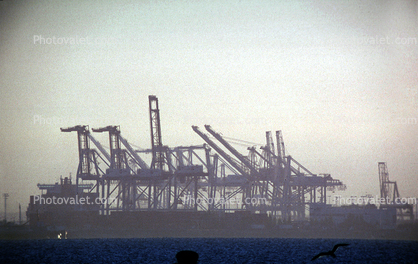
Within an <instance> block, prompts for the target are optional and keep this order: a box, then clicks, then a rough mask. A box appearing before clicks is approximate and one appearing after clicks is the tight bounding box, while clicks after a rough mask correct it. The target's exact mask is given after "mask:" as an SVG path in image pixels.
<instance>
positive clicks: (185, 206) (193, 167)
mask: <svg viewBox="0 0 418 264" xmlns="http://www.w3.org/2000/svg"><path fill="white" fill-rule="evenodd" d="M149 110H150V124H151V146H152V148H151V149H147V150H134V149H133V148H132V147H131V146H130V145H129V144H128V142H127V141H126V140H125V139H124V138H123V137H122V136H121V132H120V129H119V127H118V126H107V127H104V128H97V129H92V130H93V132H97V133H100V132H108V133H109V148H110V155H109V154H108V153H107V152H106V150H105V149H104V148H103V147H102V146H101V145H100V143H98V142H97V140H95V139H94V137H92V136H91V134H90V132H89V129H88V126H76V127H72V128H66V129H61V131H63V132H71V131H77V135H78V145H79V148H78V149H79V166H78V170H77V180H76V182H77V184H78V183H79V181H83V182H86V183H88V182H93V183H94V187H93V188H92V189H91V192H97V193H98V196H99V197H101V198H102V199H103V201H106V202H105V203H104V204H102V205H101V209H100V210H101V213H102V214H109V213H110V211H113V210H117V211H138V210H166V211H171V210H186V211H222V212H228V211H240V210H242V211H251V212H253V213H267V214H269V215H271V216H272V217H276V218H277V219H281V221H284V222H287V221H292V220H304V219H305V211H306V209H307V207H308V206H309V204H312V203H326V192H327V189H332V188H339V189H345V185H344V184H343V183H342V182H341V181H339V180H336V179H333V178H332V177H331V176H330V175H329V174H323V175H317V174H313V173H311V172H310V171H309V170H308V169H306V168H305V167H304V166H302V165H301V164H300V163H298V162H297V161H296V160H295V159H293V158H292V157H291V156H289V155H286V153H285V146H284V142H283V136H282V133H281V131H276V148H275V147H274V141H273V139H272V134H271V132H266V145H265V146H262V147H261V148H259V149H257V148H256V147H255V146H252V147H249V148H248V151H249V152H248V155H243V154H241V153H240V152H238V151H237V150H236V149H235V148H234V147H233V146H232V145H231V144H230V143H229V142H228V141H226V140H225V139H224V138H223V137H222V136H221V135H220V134H219V133H217V132H215V131H214V130H213V129H212V128H211V127H210V126H209V125H206V126H205V129H206V131H207V132H208V133H209V134H206V133H203V132H202V131H201V130H200V129H199V128H198V127H197V126H193V127H192V129H193V130H194V131H195V132H196V134H197V135H199V136H200V137H201V138H202V139H203V140H204V141H205V144H203V145H198V146H186V147H184V146H178V147H174V148H169V147H167V146H163V144H162V136H161V124H160V111H159V108H158V99H157V98H156V97H155V96H149ZM215 140H217V141H218V142H219V143H220V145H219V143H215ZM90 141H91V142H93V143H94V145H95V146H96V147H97V148H98V149H99V151H96V150H95V149H91V148H90ZM123 147H125V148H123ZM228 152H229V154H228ZM144 154H148V155H149V154H151V155H152V161H151V164H150V165H149V166H148V165H147V164H146V162H144V160H143V159H142V158H141V156H142V155H144ZM99 159H100V160H101V161H103V162H101V163H100V164H98V162H97V161H98V160H99Z"/></svg>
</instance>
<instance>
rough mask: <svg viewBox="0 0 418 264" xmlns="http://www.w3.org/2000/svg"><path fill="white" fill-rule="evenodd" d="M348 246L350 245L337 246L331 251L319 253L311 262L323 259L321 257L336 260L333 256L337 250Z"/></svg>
mask: <svg viewBox="0 0 418 264" xmlns="http://www.w3.org/2000/svg"><path fill="white" fill-rule="evenodd" d="M348 245H350V244H337V245H335V246H334V248H333V249H332V250H331V251H326V252H321V253H319V254H318V255H316V256H315V257H313V258H312V259H311V261H312V260H315V259H317V258H320V257H323V256H332V257H333V258H336V257H337V256H335V254H334V253H335V251H337V249H338V248H339V247H345V246H348Z"/></svg>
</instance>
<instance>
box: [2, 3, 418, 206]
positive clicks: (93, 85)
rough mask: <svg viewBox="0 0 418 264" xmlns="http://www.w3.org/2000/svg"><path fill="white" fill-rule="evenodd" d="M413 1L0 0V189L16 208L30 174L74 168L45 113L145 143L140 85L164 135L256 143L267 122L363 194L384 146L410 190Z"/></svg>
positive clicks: (68, 136) (416, 10) (414, 98)
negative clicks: (152, 101)
mask: <svg viewBox="0 0 418 264" xmlns="http://www.w3.org/2000/svg"><path fill="white" fill-rule="evenodd" d="M417 15H418V6H417V2H416V1H413V0H411V1H384V0H375V1H364V0H359V1H328V0H323V1H314V0H311V1H308V0H306V1H245V0H241V1H216V0H211V1H182V0H178V1H80V2H79V1H13V3H11V2H10V1H1V2H0V122H1V127H0V135H1V140H0V155H1V156H0V181H1V182H0V193H4V192H8V193H9V194H10V198H9V203H8V205H9V207H8V208H9V210H11V211H17V208H18V203H19V202H20V203H21V204H22V207H23V208H24V209H26V206H27V204H28V203H29V195H31V194H32V195H33V194H39V191H38V188H37V187H36V184H37V183H54V182H55V181H57V180H58V179H59V177H60V175H63V176H68V175H69V173H70V172H71V173H72V175H75V174H76V169H77V165H78V158H77V155H78V153H77V138H76V134H75V133H61V132H60V129H59V128H60V127H67V126H74V125H78V124H87V125H90V127H100V126H106V125H120V128H121V131H122V135H124V137H125V138H127V139H128V140H129V142H131V143H132V144H134V145H136V146H140V147H142V148H149V147H150V136H149V130H150V129H149V116H148V95H150V94H155V95H157V97H158V98H159V103H160V110H161V122H162V135H163V143H164V144H166V145H169V146H172V147H173V146H177V145H196V144H202V143H204V142H203V140H202V139H201V138H200V137H199V136H198V135H197V134H195V133H194V132H193V130H192V129H191V126H192V125H198V126H200V127H201V128H203V125H205V124H210V125H211V126H212V127H213V128H214V129H215V130H216V131H218V132H222V134H223V135H225V136H229V137H234V138H239V139H243V140H247V141H251V142H259V143H261V144H263V143H264V142H265V131H270V130H271V131H273V132H274V131H275V130H279V129H280V130H282V131H283V135H284V141H285V144H286V149H287V151H288V154H290V155H292V156H293V157H294V158H295V159H296V160H298V161H299V162H300V163H302V164H303V165H304V166H306V167H307V168H308V169H310V170H311V171H312V172H314V173H330V174H331V175H332V176H333V177H334V178H337V179H340V180H341V181H343V182H344V183H345V184H346V185H347V190H346V192H345V194H344V195H364V194H372V195H378V194H379V180H378V170H377V163H378V162H379V161H385V162H387V164H388V168H389V174H390V178H391V180H394V181H397V183H398V187H399V191H400V194H401V195H402V196H413V197H418V191H417V186H418V179H417V174H418V153H417V151H418V133H417V132H418V130H417V128H418V75H417V70H418V32H417V28H418V21H417ZM80 39H82V40H81V42H80ZM83 39H84V42H83ZM74 41H78V42H77V43H74ZM65 42H67V43H65ZM54 43H55V44H54ZM94 135H95V137H96V138H97V139H98V140H99V141H100V142H101V143H102V144H103V145H107V136H106V135H105V134H104V135H101V134H97V135H96V134H94ZM244 154H246V153H244ZM1 201H2V202H3V199H1ZM1 212H3V207H1Z"/></svg>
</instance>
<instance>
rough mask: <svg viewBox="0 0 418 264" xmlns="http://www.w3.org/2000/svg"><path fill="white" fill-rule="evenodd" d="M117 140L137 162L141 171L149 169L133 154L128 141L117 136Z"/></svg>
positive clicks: (133, 151)
mask: <svg viewBox="0 0 418 264" xmlns="http://www.w3.org/2000/svg"><path fill="white" fill-rule="evenodd" d="M119 140H120V142H122V144H123V145H124V146H125V147H126V149H127V150H128V151H129V153H131V155H132V157H134V159H135V160H136V161H137V162H138V165H139V166H140V167H141V169H149V167H148V165H147V164H146V163H145V162H144V160H143V159H141V157H140V156H139V155H138V154H137V153H136V152H135V150H134V149H133V148H132V147H131V145H129V143H128V141H127V140H126V139H124V138H123V137H122V136H121V135H119Z"/></svg>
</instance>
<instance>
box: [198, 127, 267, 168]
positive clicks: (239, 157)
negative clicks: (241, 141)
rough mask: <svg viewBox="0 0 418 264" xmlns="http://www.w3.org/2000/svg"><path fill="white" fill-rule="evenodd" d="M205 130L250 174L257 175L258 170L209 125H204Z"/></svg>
mask: <svg viewBox="0 0 418 264" xmlns="http://www.w3.org/2000/svg"><path fill="white" fill-rule="evenodd" d="M205 128H206V130H207V131H208V132H209V133H211V134H212V136H214V137H215V138H216V139H217V140H218V141H219V142H221V143H222V145H224V146H225V147H226V148H227V149H228V150H229V151H230V152H231V153H232V154H233V155H234V156H235V157H237V158H238V160H239V161H241V162H242V163H243V164H244V165H245V166H247V168H249V169H250V171H251V173H252V174H254V175H257V174H259V172H258V170H257V169H256V168H255V167H254V166H253V165H252V164H251V163H250V161H249V160H248V159H246V158H245V157H244V156H243V155H241V153H239V152H238V151H237V150H236V149H235V148H234V147H232V146H231V145H230V144H229V143H228V142H227V141H226V140H225V139H223V138H222V136H221V135H220V134H218V133H216V132H215V131H214V130H213V129H212V128H211V127H210V126H209V125H205Z"/></svg>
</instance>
